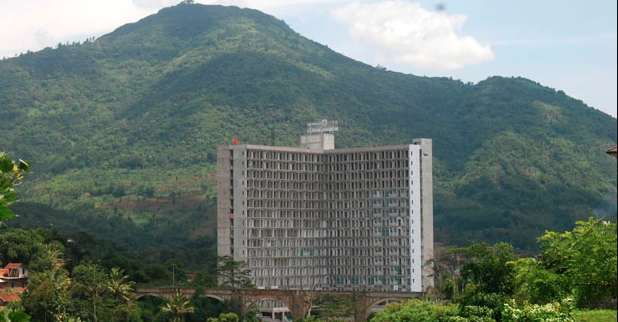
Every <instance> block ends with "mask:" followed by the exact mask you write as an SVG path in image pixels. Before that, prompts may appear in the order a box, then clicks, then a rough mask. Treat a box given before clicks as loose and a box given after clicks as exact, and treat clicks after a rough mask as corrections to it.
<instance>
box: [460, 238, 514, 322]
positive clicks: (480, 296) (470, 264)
mask: <svg viewBox="0 0 618 322" xmlns="http://www.w3.org/2000/svg"><path fill="white" fill-rule="evenodd" d="M467 256H468V258H467V260H468V261H467V262H466V263H464V264H463V265H462V266H461V278H462V279H463V283H464V289H463V293H462V296H461V298H460V299H459V300H458V302H459V305H460V307H461V309H462V310H463V309H464V308H466V307H486V308H489V309H491V310H492V317H493V318H495V319H496V320H499V319H500V316H501V314H502V307H503V306H504V303H505V301H506V299H507V298H508V297H510V296H511V295H512V293H513V276H514V272H515V271H514V269H513V265H511V262H513V261H515V260H516V259H517V256H515V252H514V251H513V246H512V245H510V244H507V243H497V244H495V245H494V246H489V245H487V244H485V243H481V244H475V245H472V246H470V247H468V249H467Z"/></svg>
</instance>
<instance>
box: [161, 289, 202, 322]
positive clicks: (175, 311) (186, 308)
mask: <svg viewBox="0 0 618 322" xmlns="http://www.w3.org/2000/svg"><path fill="white" fill-rule="evenodd" d="M161 311H163V312H165V313H170V314H172V316H173V318H172V320H171V321H172V322H181V321H182V316H183V315H185V314H189V313H193V312H195V308H194V307H193V306H191V302H190V301H189V300H187V299H185V298H184V297H183V296H182V293H180V292H178V293H176V294H175V295H174V296H173V297H172V299H171V300H170V301H169V302H168V303H167V304H165V306H164V307H162V308H161Z"/></svg>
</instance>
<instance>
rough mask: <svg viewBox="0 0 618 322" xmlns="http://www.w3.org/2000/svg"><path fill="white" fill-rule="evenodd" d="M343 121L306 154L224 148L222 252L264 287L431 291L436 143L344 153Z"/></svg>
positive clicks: (318, 129) (312, 133)
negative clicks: (340, 142)
mask: <svg viewBox="0 0 618 322" xmlns="http://www.w3.org/2000/svg"><path fill="white" fill-rule="evenodd" d="M336 130H337V123H336V122H334V121H326V120H324V121H322V122H317V123H310V124H309V126H308V131H307V132H308V133H307V135H304V136H302V137H301V144H300V147H296V148H292V147H275V146H262V145H243V144H237V142H234V144H232V145H229V146H224V147H219V148H218V151H217V165H218V202H217V207H218V210H217V211H218V254H219V256H224V255H230V256H232V257H233V258H234V259H235V260H236V261H244V262H246V263H247V264H248V267H249V269H250V270H251V272H252V281H253V283H254V284H255V285H256V286H257V287H258V288H279V289H319V290H340V291H354V290H358V291H400V292H424V291H425V290H426V289H427V287H429V286H432V285H433V281H432V279H431V278H429V274H431V266H430V265H426V264H427V262H428V260H430V259H432V258H433V182H432V143H431V140H430V139H415V140H413V142H412V144H407V145H393V146H383V147H367V148H351V149H335V139H334V132H335V131H336Z"/></svg>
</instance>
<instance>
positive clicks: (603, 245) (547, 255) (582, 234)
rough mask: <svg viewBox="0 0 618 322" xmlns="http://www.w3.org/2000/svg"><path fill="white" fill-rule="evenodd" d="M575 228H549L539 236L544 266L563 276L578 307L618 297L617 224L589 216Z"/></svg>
mask: <svg viewBox="0 0 618 322" xmlns="http://www.w3.org/2000/svg"><path fill="white" fill-rule="evenodd" d="M575 224H576V226H575V228H574V229H573V231H567V232H564V233H557V232H552V231H548V232H546V233H545V235H543V236H542V237H540V238H539V242H540V243H541V248H542V252H541V255H540V262H541V265H542V266H543V267H544V268H546V269H548V270H550V271H551V272H553V273H556V274H560V275H562V278H563V282H564V283H566V284H568V287H569V288H570V289H571V290H572V291H573V293H574V294H575V295H576V297H577V298H576V300H577V305H578V306H579V307H597V306H599V305H601V302H602V301H603V300H605V299H611V298H614V299H615V298H616V292H617V287H616V286H617V283H616V279H617V278H616V274H617V273H618V272H617V268H616V267H617V256H616V248H617V247H616V240H617V238H616V232H617V230H616V223H611V222H608V221H603V220H601V219H600V218H596V219H595V218H593V217H590V218H589V219H588V221H577V222H576V223H575Z"/></svg>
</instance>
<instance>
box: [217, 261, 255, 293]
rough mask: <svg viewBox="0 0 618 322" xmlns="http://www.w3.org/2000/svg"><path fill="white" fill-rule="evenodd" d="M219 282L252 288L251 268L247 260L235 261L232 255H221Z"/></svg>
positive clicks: (232, 286)
mask: <svg viewBox="0 0 618 322" xmlns="http://www.w3.org/2000/svg"><path fill="white" fill-rule="evenodd" d="M217 272H218V274H219V282H220V283H221V285H224V286H228V287H231V288H251V287H253V283H251V278H250V276H251V270H250V269H248V268H247V263H246V262H238V261H235V260H234V259H233V258H232V256H227V255H226V256H221V257H219V261H218V264H217Z"/></svg>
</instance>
